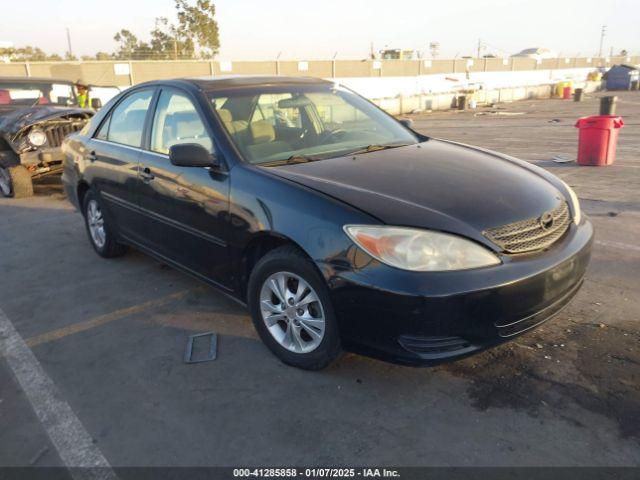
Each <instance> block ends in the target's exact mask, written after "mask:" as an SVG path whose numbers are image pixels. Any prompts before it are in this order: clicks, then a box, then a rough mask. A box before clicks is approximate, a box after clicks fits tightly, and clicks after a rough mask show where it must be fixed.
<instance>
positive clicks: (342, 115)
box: [210, 85, 418, 165]
mask: <svg viewBox="0 0 640 480" xmlns="http://www.w3.org/2000/svg"><path fill="white" fill-rule="evenodd" d="M210 98H211V102H212V105H213V107H214V109H215V110H216V112H217V113H218V116H219V117H220V120H221V121H222V124H223V125H224V127H225V128H226V130H227V131H228V133H229V136H230V137H231V139H232V140H233V142H234V143H235V145H236V146H237V147H238V149H239V150H240V152H241V153H242V155H243V156H244V158H245V159H246V160H247V161H248V162H250V163H254V164H263V165H267V164H279V163H283V162H291V163H293V162H301V161H310V160H320V159H323V158H330V157H338V156H341V155H347V154H349V153H366V152H368V151H373V150H377V149H382V148H392V147H397V146H402V145H409V144H414V143H417V142H418V139H417V137H416V135H415V134H413V133H411V131H410V130H408V129H407V128H405V127H404V126H403V125H401V124H400V123H398V122H397V121H396V120H394V119H393V118H392V117H390V116H389V115H387V114H385V113H384V112H382V111H380V110H379V109H378V108H377V107H375V106H374V105H373V104H371V103H370V102H368V101H366V100H364V99H363V98H361V97H359V96H358V95H355V94H353V93H351V92H350V91H348V90H347V89H343V88H341V87H336V86H324V85H316V86H312V87H308V86H287V87H264V88H263V89H260V88H258V89H255V88H252V89H251V90H249V89H242V90H234V91H232V92H226V93H218V92H212V93H210Z"/></svg>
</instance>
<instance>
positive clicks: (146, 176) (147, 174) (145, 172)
mask: <svg viewBox="0 0 640 480" xmlns="http://www.w3.org/2000/svg"><path fill="white" fill-rule="evenodd" d="M140 176H141V177H142V181H143V182H145V183H148V182H150V181H151V180H153V179H154V178H156V176H155V175H154V174H153V173H151V169H150V168H149V167H145V168H143V169H142V171H141V172H140Z"/></svg>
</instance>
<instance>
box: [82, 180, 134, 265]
mask: <svg viewBox="0 0 640 480" xmlns="http://www.w3.org/2000/svg"><path fill="white" fill-rule="evenodd" d="M82 213H83V214H84V221H85V226H86V227H87V234H88V235H89V241H90V242H91V246H92V247H93V249H94V250H95V251H96V252H97V253H98V255H100V256H101V257H104V258H113V257H119V256H121V255H123V254H124V253H125V252H126V251H127V249H126V247H125V246H124V245H122V244H120V243H118V242H117V241H116V239H115V234H114V233H113V232H114V229H113V228H112V227H111V225H109V222H108V221H107V219H106V218H105V216H104V215H103V212H102V205H101V204H100V200H99V199H98V196H97V195H96V194H95V192H93V191H92V190H89V191H88V192H87V193H86V194H85V196H84V200H83V209H82Z"/></svg>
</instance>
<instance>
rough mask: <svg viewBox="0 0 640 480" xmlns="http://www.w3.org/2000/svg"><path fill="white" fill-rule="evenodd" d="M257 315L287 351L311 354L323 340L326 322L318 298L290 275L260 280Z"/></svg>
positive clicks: (301, 279) (304, 284) (306, 283)
mask: <svg viewBox="0 0 640 480" xmlns="http://www.w3.org/2000/svg"><path fill="white" fill-rule="evenodd" d="M260 313H261V314H262V320H263V321H264V323H265V325H266V327H267V330H269V333H271V335H272V336H273V338H274V339H275V340H276V341H277V342H278V343H279V344H280V345H281V346H282V347H284V348H286V349H287V350H289V351H291V352H294V353H309V352H312V351H313V350H315V349H316V348H318V345H320V343H321V342H322V339H323V338H324V332H325V325H326V322H325V314H324V310H323V308H322V303H321V302H320V298H319V297H318V294H317V293H316V292H315V290H314V289H313V288H312V287H311V285H309V283H308V282H307V281H305V280H304V279H303V278H301V277H300V276H298V275H296V274H294V273H289V272H278V273H274V274H272V275H271V276H269V277H268V278H267V279H266V280H265V281H264V283H263V284H262V288H261V290H260Z"/></svg>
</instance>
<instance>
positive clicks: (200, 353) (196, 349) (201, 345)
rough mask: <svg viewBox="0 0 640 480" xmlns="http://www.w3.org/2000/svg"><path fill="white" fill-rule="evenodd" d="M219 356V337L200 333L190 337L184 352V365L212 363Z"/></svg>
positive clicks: (212, 333) (209, 333) (211, 333)
mask: <svg viewBox="0 0 640 480" xmlns="http://www.w3.org/2000/svg"><path fill="white" fill-rule="evenodd" d="M207 340H208V343H207ZM217 355H218V336H217V335H216V334H215V333H214V332H205V333H198V334H196V335H190V336H189V340H188V341H187V348H186V350H185V352H184V363H202V362H210V361H212V360H215V359H216V357H217Z"/></svg>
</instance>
